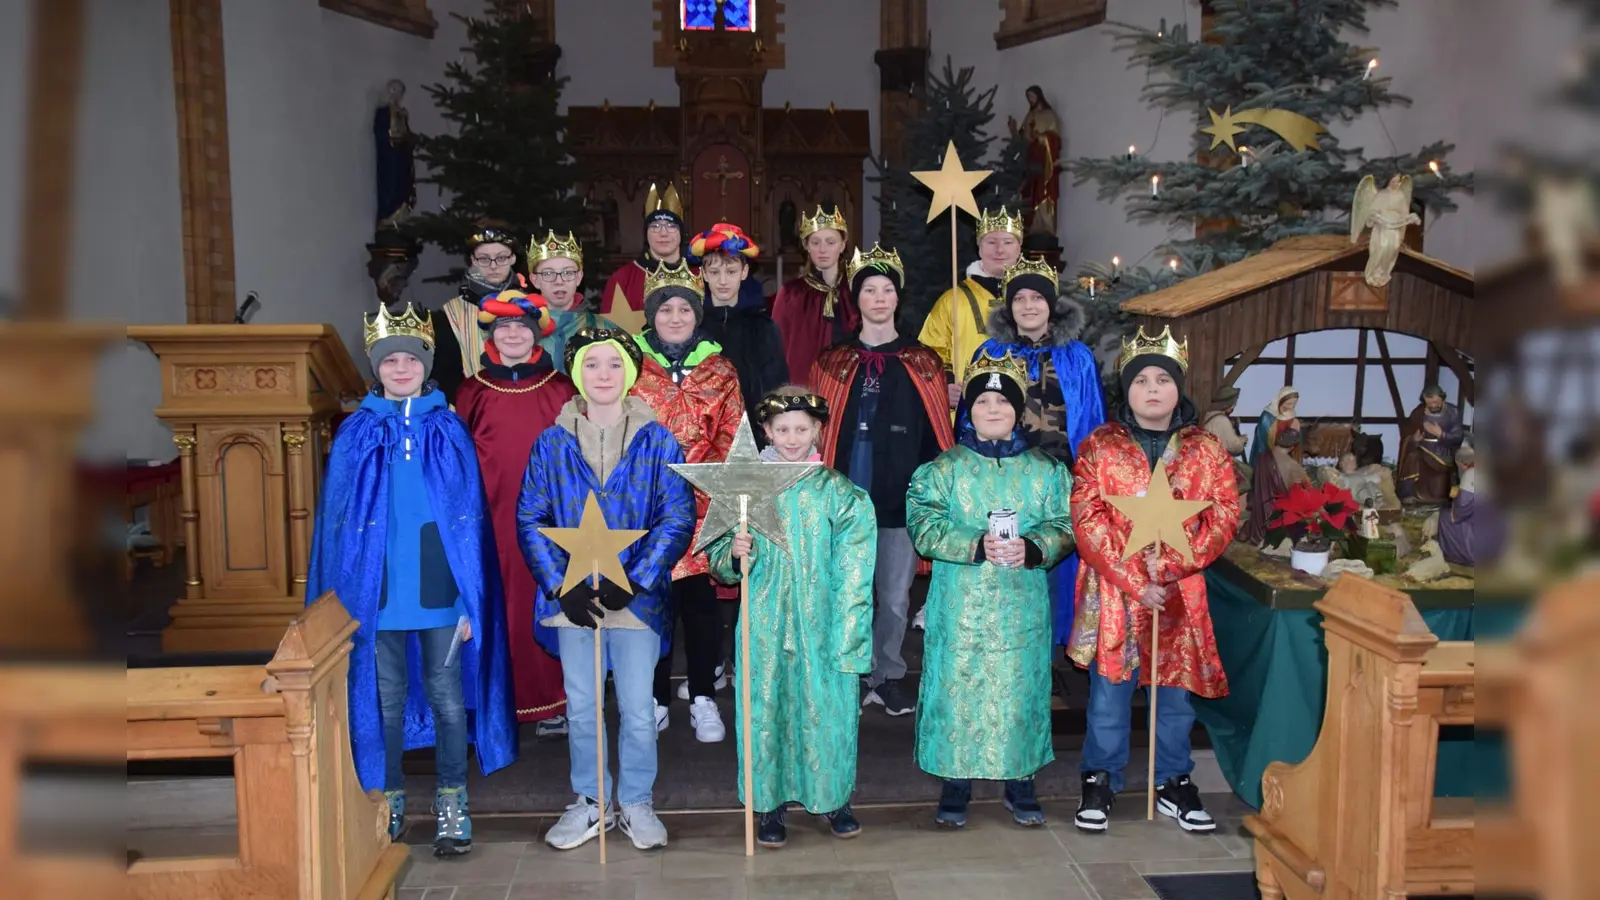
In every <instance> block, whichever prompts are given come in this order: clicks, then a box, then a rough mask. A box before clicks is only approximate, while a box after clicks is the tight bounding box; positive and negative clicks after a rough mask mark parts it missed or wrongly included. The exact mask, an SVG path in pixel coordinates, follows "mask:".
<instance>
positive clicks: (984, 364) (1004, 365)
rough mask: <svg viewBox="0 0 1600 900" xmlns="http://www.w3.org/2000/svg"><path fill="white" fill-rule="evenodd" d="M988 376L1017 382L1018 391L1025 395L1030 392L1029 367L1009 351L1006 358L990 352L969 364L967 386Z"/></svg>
mask: <svg viewBox="0 0 1600 900" xmlns="http://www.w3.org/2000/svg"><path fill="white" fill-rule="evenodd" d="M986 375H1000V376H1001V377H1004V378H1009V379H1011V380H1012V381H1013V382H1016V385H1017V387H1018V389H1020V390H1021V391H1022V392H1023V393H1024V394H1026V393H1027V392H1028V367H1027V366H1026V365H1024V364H1023V362H1022V360H1020V359H1018V358H1017V357H1016V356H1014V355H1012V353H1011V351H1010V350H1007V351H1006V353H1005V355H1004V356H995V355H993V354H991V353H990V352H989V351H988V350H985V351H983V352H982V353H980V354H978V358H977V359H975V360H973V361H972V362H970V363H968V364H967V376H966V377H967V384H971V383H972V382H973V379H976V378H982V377H984V376H986Z"/></svg>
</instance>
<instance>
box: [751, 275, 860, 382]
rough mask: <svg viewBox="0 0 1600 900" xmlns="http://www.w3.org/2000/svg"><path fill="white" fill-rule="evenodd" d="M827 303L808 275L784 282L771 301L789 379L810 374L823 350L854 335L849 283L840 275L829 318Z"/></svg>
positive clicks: (855, 321) (855, 324)
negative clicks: (847, 336)
mask: <svg viewBox="0 0 1600 900" xmlns="http://www.w3.org/2000/svg"><path fill="white" fill-rule="evenodd" d="M827 300H828V292H827V290H826V289H825V288H824V287H823V286H822V282H820V281H818V280H816V279H815V277H813V276H811V275H809V274H807V275H802V276H801V277H799V278H794V279H791V280H789V281H787V282H784V285H783V287H781V288H779V289H778V295H777V296H776V297H774V298H772V321H773V322H775V323H777V326H778V334H779V336H780V337H781V339H782V340H783V355H784V359H785V360H786V361H787V362H788V363H789V377H790V378H799V377H801V376H802V375H804V374H805V373H807V372H810V371H811V366H812V364H813V363H815V362H816V361H817V357H819V356H821V355H822V351H823V349H824V348H826V347H830V346H832V345H834V344H837V343H838V342H839V341H840V340H842V339H843V338H844V336H845V335H850V334H854V333H855V331H856V329H857V328H859V327H860V325H861V319H860V316H858V315H857V313H856V307H855V303H854V301H852V300H851V299H850V283H849V282H848V281H846V280H845V279H844V276H843V275H842V274H841V275H840V277H839V284H838V286H837V287H836V288H835V289H834V304H833V316H832V317H831V318H830V317H828V316H827V315H826V313H827V311H828V310H827V305H828V304H827ZM813 387H816V385H813Z"/></svg>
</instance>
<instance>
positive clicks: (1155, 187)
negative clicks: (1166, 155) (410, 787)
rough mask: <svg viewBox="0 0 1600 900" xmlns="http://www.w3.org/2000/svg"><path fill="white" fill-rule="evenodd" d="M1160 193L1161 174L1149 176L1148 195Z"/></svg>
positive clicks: (1153, 195)
mask: <svg viewBox="0 0 1600 900" xmlns="http://www.w3.org/2000/svg"><path fill="white" fill-rule="evenodd" d="M1160 193H1161V176H1160V175H1151V176H1150V196H1152V197H1155V196H1157V195H1159V194H1160Z"/></svg>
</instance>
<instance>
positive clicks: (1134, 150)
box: [1128, 144, 1139, 156]
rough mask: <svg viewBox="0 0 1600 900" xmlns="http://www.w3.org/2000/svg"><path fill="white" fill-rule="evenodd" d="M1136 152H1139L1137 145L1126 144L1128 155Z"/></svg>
mask: <svg viewBox="0 0 1600 900" xmlns="http://www.w3.org/2000/svg"><path fill="white" fill-rule="evenodd" d="M1138 152H1139V148H1138V147H1135V146H1134V145H1132V144H1129V145H1128V155H1129V156H1133V155H1135V154H1137V153H1138Z"/></svg>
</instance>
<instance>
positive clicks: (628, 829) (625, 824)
mask: <svg viewBox="0 0 1600 900" xmlns="http://www.w3.org/2000/svg"><path fill="white" fill-rule="evenodd" d="M619 819H620V822H619V825H620V827H621V828H622V833H623V834H625V835H627V836H628V837H630V838H632V839H633V846H635V847H637V848H638V849H640V850H653V849H655V848H656V847H665V846H666V845H667V826H665V825H663V824H661V819H660V818H659V817H658V816H656V810H655V805H654V804H653V803H650V802H649V801H646V802H644V803H631V804H628V805H627V806H624V807H622V815H621V816H620V817H619Z"/></svg>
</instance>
